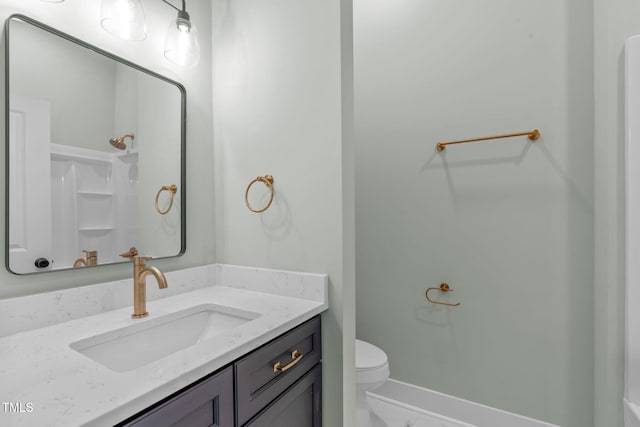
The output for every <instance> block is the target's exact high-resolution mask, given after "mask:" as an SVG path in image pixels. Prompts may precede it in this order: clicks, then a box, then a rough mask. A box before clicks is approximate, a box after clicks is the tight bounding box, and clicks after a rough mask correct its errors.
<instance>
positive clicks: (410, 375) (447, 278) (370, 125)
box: [354, 0, 594, 427]
mask: <svg viewBox="0 0 640 427" xmlns="http://www.w3.org/2000/svg"><path fill="white" fill-rule="evenodd" d="M354 15H355V18H354V21H355V24H354V28H355V36H354V38H355V73H354V75H355V130H356V271H357V298H356V301H357V302H356V308H357V318H356V332H357V336H358V337H360V338H362V339H365V340H368V341H370V342H372V343H374V344H376V345H378V346H379V347H381V348H382V349H383V350H384V351H386V352H387V354H388V356H389V359H390V366H391V377H392V378H394V379H398V380H401V381H405V382H409V383H412V384H416V385H419V386H422V387H426V388H429V389H433V390H437V391H440V392H444V393H448V394H452V395H455V396H458V397H461V398H465V399H469V400H472V401H475V402H479V403H483V404H487V405H490V406H493V407H497V408H500V409H503V410H506V411H510V412H515V413H518V414H523V415H526V416H529V417H533V418H536V419H540V420H544V421H548V422H551V423H554V424H558V425H561V426H564V427H587V426H591V425H593V410H592V407H593V404H594V374H593V372H594V351H593V349H594V283H593V277H594V272H593V264H594V230H593V226H594V154H593V153H594V151H593V138H594V137H593V125H592V123H593V118H594V89H593V82H594V74H593V67H594V65H593V64H594V53H593V52H594V51H593V34H594V30H593V5H592V4H591V3H590V2H584V1H582V0H565V1H549V2H524V1H516V2H512V1H493V2H482V3H479V2H475V1H463V2H442V1H435V0H432V1H423V0H401V1H396V2H385V1H369V0H358V1H356V2H355V7H354ZM536 128H537V129H539V130H540V131H541V134H542V136H541V138H540V139H539V140H538V141H536V142H529V141H528V140H527V138H526V137H519V138H513V139H506V140H500V141H493V142H478V143H474V144H467V145H456V146H450V147H447V148H446V150H445V151H443V152H442V153H438V152H437V151H436V149H435V143H436V142H438V141H451V140H457V139H468V138H474V137H483V136H490V135H498V134H502V133H511V132H523V131H529V130H532V129H536ZM443 282H447V283H448V284H449V285H450V286H451V288H452V289H453V292H449V293H447V294H446V295H440V293H439V292H438V291H436V292H433V293H431V294H430V296H431V297H433V298H436V299H440V300H442V301H446V302H451V303H457V302H460V303H461V305H460V306H459V307H445V306H439V305H433V304H430V303H428V302H427V301H426V300H425V298H424V293H425V290H426V289H427V288H429V287H438V286H439V285H440V284H441V283H443Z"/></svg>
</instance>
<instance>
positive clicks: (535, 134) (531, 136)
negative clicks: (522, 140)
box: [436, 129, 540, 151]
mask: <svg viewBox="0 0 640 427" xmlns="http://www.w3.org/2000/svg"><path fill="white" fill-rule="evenodd" d="M525 135H526V136H528V137H529V140H531V141H535V140H537V139H538V138H540V131H539V130H538V129H534V130H532V131H531V132H521V133H510V134H507V135H497V136H487V137H484V138H476V139H465V140H462V141H451V142H438V143H437V144H436V148H437V149H438V151H442V150H444V149H445V146H447V145H451V144H465V143H467V142H477V141H488V140H490V139H500V138H513V137H515V136H525Z"/></svg>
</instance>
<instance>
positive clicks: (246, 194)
mask: <svg viewBox="0 0 640 427" xmlns="http://www.w3.org/2000/svg"><path fill="white" fill-rule="evenodd" d="M258 181H260V182H263V183H264V185H266V186H267V187H268V188H269V191H270V192H271V197H270V198H269V202H268V203H267V205H266V206H265V207H264V208H262V209H255V208H254V207H253V206H251V203H249V190H250V189H251V186H252V185H253V184H255V183H256V182H258ZM244 202H245V203H246V204H247V207H248V208H249V210H250V211H251V212H256V213H260V212H264V211H266V210H267V209H269V206H271V203H272V202H273V177H272V176H271V175H265V176H259V177H257V178H256V179H254V180H253V181H251V182H250V183H249V185H247V190H246V191H245V192H244Z"/></svg>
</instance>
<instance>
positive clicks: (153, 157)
mask: <svg viewBox="0 0 640 427" xmlns="http://www.w3.org/2000/svg"><path fill="white" fill-rule="evenodd" d="M5 40H6V43H7V44H6V78H7V87H8V94H7V105H6V110H7V114H6V120H7V150H8V151H7V162H8V165H7V168H8V169H7V170H8V182H7V209H8V213H7V230H8V232H7V238H8V242H7V268H8V269H9V271H11V272H14V273H17V274H28V273H36V272H46V271H52V270H61V269H70V268H86V267H87V266H91V265H103V264H110V263H116V262H127V261H128V260H126V259H124V258H121V257H120V256H119V254H120V253H123V252H127V251H128V250H129V248H130V247H134V246H135V247H136V248H137V249H138V251H139V252H140V253H141V254H144V255H148V256H153V257H155V258H157V257H169V256H177V255H181V254H182V253H183V252H184V250H185V224H184V218H185V215H184V208H185V203H184V202H185V199H184V196H183V194H184V188H183V185H184V155H185V148H184V147H185V141H184V139H185V129H184V126H185V105H186V104H185V96H186V95H185V90H184V88H183V87H182V86H181V85H180V84H178V83H177V82H174V81H172V80H169V79H167V78H165V77H163V76H160V75H158V74H156V73H154V72H152V71H149V70H146V69H144V68H142V67H139V66H137V65H135V64H133V63H130V62H128V61H125V60H123V59H120V58H118V57H116V56H114V55H112V54H109V53H108V52H105V51H103V50H101V49H98V48H96V47H93V46H90V45H88V44H86V43H84V42H82V41H80V40H77V39H75V38H73V37H71V36H69V35H66V34H64V33H61V32H59V31H57V30H55V29H53V28H50V27H48V26H46V25H44V24H42V23H39V22H37V21H34V20H32V19H30V18H28V17H25V16H22V15H13V16H12V17H10V18H9V19H8V20H7V22H6V24H5ZM174 186H175V187H174ZM166 188H172V189H173V188H175V191H166V190H165V189H166ZM74 265H75V267H74Z"/></svg>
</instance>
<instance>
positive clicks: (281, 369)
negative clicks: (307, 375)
mask: <svg viewBox="0 0 640 427" xmlns="http://www.w3.org/2000/svg"><path fill="white" fill-rule="evenodd" d="M301 359H302V353H299V352H298V350H293V351H292V352H291V362H289V363H287V364H286V365H284V366H282V365H281V364H280V362H278V363H276V364H275V365H273V372H284V371H286V370H289V369H291V368H293V366H294V365H295V364H296V363H298V362H299V361H300V360H301Z"/></svg>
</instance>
